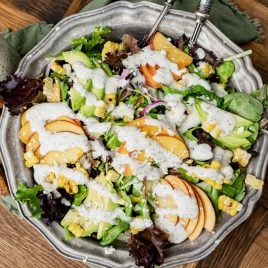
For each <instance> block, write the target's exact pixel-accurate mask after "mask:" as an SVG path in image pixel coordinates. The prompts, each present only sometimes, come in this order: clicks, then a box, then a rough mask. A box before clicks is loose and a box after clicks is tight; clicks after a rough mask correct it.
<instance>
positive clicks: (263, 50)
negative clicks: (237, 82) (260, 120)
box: [234, 0, 268, 83]
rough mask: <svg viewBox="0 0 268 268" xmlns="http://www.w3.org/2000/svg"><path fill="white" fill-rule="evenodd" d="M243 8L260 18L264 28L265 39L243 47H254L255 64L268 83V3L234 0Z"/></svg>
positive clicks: (253, 57)
mask: <svg viewBox="0 0 268 268" xmlns="http://www.w3.org/2000/svg"><path fill="white" fill-rule="evenodd" d="M234 2H235V3H236V4H237V5H238V7H239V8H240V9H241V10H244V11H246V12H248V14H249V15H250V16H251V17H252V18H258V19H259V21H260V23H261V26H262V29H263V33H262V34H263V36H264V39H263V40H262V41H261V42H258V43H257V42H250V43H248V44H246V45H244V46H242V47H243V49H245V50H246V49H252V50H253V54H252V56H251V58H252V61H253V65H254V66H255V67H256V69H257V70H258V71H259V72H260V73H261V75H262V79H263V81H264V83H268V72H267V66H268V54H267V48H268V16H267V14H268V4H267V0H266V1H256V0H255V1H252V0H243V1H242V0H240V1H238V0H235V1H234Z"/></svg>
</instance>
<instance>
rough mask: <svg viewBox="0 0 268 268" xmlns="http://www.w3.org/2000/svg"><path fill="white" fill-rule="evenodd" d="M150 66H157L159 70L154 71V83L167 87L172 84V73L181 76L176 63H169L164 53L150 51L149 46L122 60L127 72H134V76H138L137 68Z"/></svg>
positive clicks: (163, 51) (162, 51)
mask: <svg viewBox="0 0 268 268" xmlns="http://www.w3.org/2000/svg"><path fill="white" fill-rule="evenodd" d="M147 63H148V64H150V65H151V66H153V67H154V66H156V65H158V66H159V67H160V68H159V69H158V70H157V71H156V74H155V75H154V76H153V79H154V80H155V81H156V82H159V83H163V84H165V85H169V84H171V83H172V82H174V78H173V75H172V73H174V74H176V75H181V73H182V72H181V70H179V67H178V65H177V64H176V63H173V62H171V61H169V60H168V59H167V57H166V51H165V50H161V51H157V50H152V49H151V48H150V47H149V46H147V47H144V48H143V49H142V50H141V51H139V52H138V53H136V54H134V55H130V56H128V57H127V58H126V59H125V60H123V65H124V66H125V68H126V69H128V70H131V71H133V70H135V72H136V74H140V72H139V67H140V66H141V65H146V64H147Z"/></svg>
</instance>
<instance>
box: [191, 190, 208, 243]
mask: <svg viewBox="0 0 268 268" xmlns="http://www.w3.org/2000/svg"><path fill="white" fill-rule="evenodd" d="M196 200H197V204H198V207H199V214H198V221H197V225H196V227H195V229H194V231H193V232H192V233H191V234H190V235H189V236H188V238H189V239H190V240H191V241H194V240H195V239H197V238H198V237H199V236H200V234H201V233H202V231H203V228H204V225H205V212H204V206H203V202H202V200H201V199H200V197H199V195H198V194H196Z"/></svg>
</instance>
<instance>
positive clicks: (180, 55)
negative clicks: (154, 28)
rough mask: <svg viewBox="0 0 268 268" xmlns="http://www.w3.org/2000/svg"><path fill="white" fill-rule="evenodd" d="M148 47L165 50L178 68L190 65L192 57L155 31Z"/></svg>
mask: <svg viewBox="0 0 268 268" xmlns="http://www.w3.org/2000/svg"><path fill="white" fill-rule="evenodd" d="M150 47H151V49H153V50H165V51H166V53H167V54H166V55H167V58H168V59H169V60H170V61H171V62H174V63H176V64H178V65H179V67H180V68H183V67H186V66H188V65H190V64H191V63H192V61H193V58H192V57H191V56H189V55H187V54H186V53H184V52H183V51H182V50H180V49H179V48H177V47H175V46H174V45H173V44H172V43H171V42H170V41H168V39H167V38H166V37H165V36H164V35H163V34H161V33H160V32H157V33H156V34H155V35H154V36H153V37H152V38H151V40H150Z"/></svg>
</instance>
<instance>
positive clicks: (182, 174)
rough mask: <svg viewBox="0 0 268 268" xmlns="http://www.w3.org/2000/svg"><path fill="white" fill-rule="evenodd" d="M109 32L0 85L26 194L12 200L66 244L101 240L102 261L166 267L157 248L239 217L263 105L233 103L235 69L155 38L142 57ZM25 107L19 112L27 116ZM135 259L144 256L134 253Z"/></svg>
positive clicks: (129, 40)
mask: <svg viewBox="0 0 268 268" xmlns="http://www.w3.org/2000/svg"><path fill="white" fill-rule="evenodd" d="M110 31H111V29H110V28H109V27H96V28H95V30H94V31H93V33H92V34H91V36H90V37H81V38H75V39H73V41H72V44H71V45H72V49H71V50H69V51H63V52H61V53H60V54H58V55H53V56H51V55H50V56H48V58H47V60H48V65H47V68H46V70H45V72H43V73H42V74H40V75H39V76H38V77H37V78H36V79H23V78H20V77H17V76H15V75H13V76H10V77H8V79H7V80H6V81H3V82H1V83H0V96H1V98H2V99H3V100H4V102H5V104H6V105H7V106H8V108H9V110H10V112H11V113H13V114H18V113H20V112H22V110H23V114H22V116H21V128H20V133H19V138H20V140H21V142H22V143H23V144H24V145H25V147H24V148H25V153H24V155H23V157H24V160H25V165H26V167H27V168H30V169H32V170H33V178H34V182H35V184H34V186H33V187H29V186H27V185H25V184H24V183H22V182H21V183H19V185H18V190H17V200H19V201H21V202H22V203H24V202H27V203H28V205H29V207H30V209H31V212H32V216H33V217H36V218H40V219H42V220H43V221H44V222H45V223H46V224H48V225H51V223H52V222H53V221H57V222H59V223H60V224H61V225H62V227H63V228H64V230H65V238H66V239H72V238H73V237H76V238H80V237H82V238H84V239H94V240H97V241H99V243H100V245H101V246H103V247H105V248H104V250H105V252H106V253H107V254H111V253H112V252H113V251H114V250H116V247H115V248H114V247H112V246H111V245H113V244H114V243H115V242H116V240H122V241H126V243H128V245H129V252H130V255H131V256H133V257H134V258H135V263H136V264H137V265H139V266H144V267H152V266H153V265H154V264H156V265H161V264H162V263H163V262H164V254H165V253H164V249H165V248H166V247H167V246H169V245H170V244H179V243H181V242H183V241H185V240H187V239H189V240H190V241H194V240H196V239H198V237H199V236H200V235H201V234H202V232H211V233H213V231H214V229H215V224H216V222H217V221H220V218H221V215H222V213H226V214H229V215H230V216H235V215H236V214H237V213H239V211H241V209H242V207H243V203H242V201H243V199H244V197H245V195H246V184H248V185H250V186H251V187H254V188H257V189H261V188H262V185H263V181H261V180H260V179H258V178H256V177H255V176H254V175H252V174H247V173H246V167H247V165H248V163H249V161H250V159H251V158H252V157H254V156H255V155H256V154H257V152H255V151H253V150H252V149H251V147H252V146H253V144H254V143H255V141H256V139H257V137H258V135H259V133H260V122H261V119H262V115H263V110H264V107H265V106H266V104H267V103H266V102H267V101H266V99H265V98H263V97H262V92H263V90H267V89H265V88H264V89H260V90H257V91H255V92H254V93H252V94H246V93H243V92H238V91H237V90H236V89H235V88H234V87H233V85H232V83H231V82H230V79H231V77H232V75H233V73H234V72H235V64H234V62H233V61H234V60H235V59H236V58H239V57H242V56H244V55H245V54H244V53H242V54H239V55H235V56H233V57H230V58H228V59H218V58H217V57H216V55H215V54H214V53H213V52H212V51H208V50H207V49H204V48H202V47H201V46H199V45H195V46H194V47H193V48H189V47H188V45H187V44H188V38H187V37H186V36H185V35H182V36H181V37H179V38H178V39H177V40H171V39H170V38H168V37H166V36H164V35H163V34H162V33H160V32H157V33H156V34H155V35H154V36H153V37H152V38H151V40H150V43H149V45H148V46H145V47H143V48H140V47H139V46H138V43H137V40H136V39H135V38H134V37H133V36H131V35H129V34H124V35H123V36H122V40H121V41H120V42H114V41H111V40H107V38H105V35H106V34H108V33H109V32H110ZM25 107H26V108H25ZM141 249H142V250H141Z"/></svg>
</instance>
